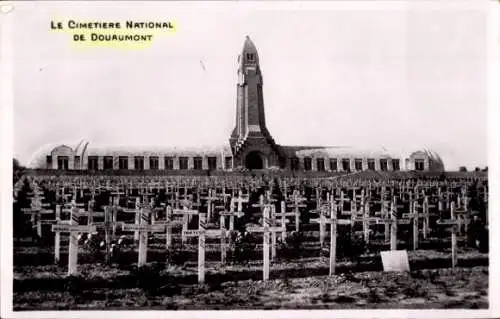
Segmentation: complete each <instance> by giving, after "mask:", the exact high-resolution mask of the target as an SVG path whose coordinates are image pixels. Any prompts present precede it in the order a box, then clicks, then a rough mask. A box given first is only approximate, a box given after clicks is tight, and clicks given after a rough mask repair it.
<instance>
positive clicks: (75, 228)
mask: <svg viewBox="0 0 500 319" xmlns="http://www.w3.org/2000/svg"><path fill="white" fill-rule="evenodd" d="M52 231H53V232H80V233H87V232H89V233H92V232H95V231H96V227H95V226H88V225H64V224H57V225H52Z"/></svg>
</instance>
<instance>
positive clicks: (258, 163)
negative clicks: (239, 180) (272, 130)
mask: <svg viewBox="0 0 500 319" xmlns="http://www.w3.org/2000/svg"><path fill="white" fill-rule="evenodd" d="M245 167H246V168H248V169H250V170H252V169H263V168H264V163H263V161H262V157H261V156H260V153H259V152H250V153H248V155H247V156H246V158H245Z"/></svg>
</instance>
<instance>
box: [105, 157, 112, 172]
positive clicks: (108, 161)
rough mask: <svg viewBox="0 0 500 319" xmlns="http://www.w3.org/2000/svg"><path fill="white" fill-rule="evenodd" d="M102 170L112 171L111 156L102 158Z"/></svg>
mask: <svg viewBox="0 0 500 319" xmlns="http://www.w3.org/2000/svg"><path fill="white" fill-rule="evenodd" d="M103 165H104V169H113V156H104V163H103Z"/></svg>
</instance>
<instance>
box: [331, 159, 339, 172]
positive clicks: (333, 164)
mask: <svg viewBox="0 0 500 319" xmlns="http://www.w3.org/2000/svg"><path fill="white" fill-rule="evenodd" d="M337 169H338V168H337V159H336V158H330V170H331V171H332V172H336V171H337Z"/></svg>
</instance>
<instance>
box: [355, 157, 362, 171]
mask: <svg viewBox="0 0 500 319" xmlns="http://www.w3.org/2000/svg"><path fill="white" fill-rule="evenodd" d="M354 168H355V169H356V170H357V171H362V170H363V160H362V159H361V158H357V159H355V160H354Z"/></svg>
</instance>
